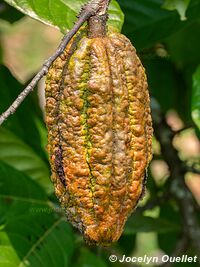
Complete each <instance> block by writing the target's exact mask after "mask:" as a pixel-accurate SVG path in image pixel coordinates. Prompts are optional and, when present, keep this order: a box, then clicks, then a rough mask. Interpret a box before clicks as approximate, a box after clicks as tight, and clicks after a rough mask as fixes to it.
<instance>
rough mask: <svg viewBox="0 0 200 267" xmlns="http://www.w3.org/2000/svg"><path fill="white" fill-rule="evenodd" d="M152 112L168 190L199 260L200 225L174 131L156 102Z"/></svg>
mask: <svg viewBox="0 0 200 267" xmlns="http://www.w3.org/2000/svg"><path fill="white" fill-rule="evenodd" d="M154 104H155V103H154ZM152 113H153V119H154V131H155V136H156V138H157V139H158V141H159V143H160V145H161V151H162V155H163V157H164V159H165V161H166V163H167V164H168V166H169V169H170V172H171V177H172V182H171V188H170V192H171V194H172V195H173V196H174V198H175V199H176V201H177V204H178V206H179V209H180V212H181V214H182V218H183V231H184V234H185V235H186V236H187V237H188V238H189V239H190V240H191V242H192V245H193V247H194V248H195V250H196V253H197V256H198V259H199V260H200V226H199V222H198V219H197V216H196V212H195V200H194V198H193V195H192V193H191V192H190V190H189V189H188V187H187V185H186V184H185V180H184V178H185V174H186V173H187V169H186V168H185V166H184V162H182V161H181V159H180V158H179V156H178V151H177V150H176V149H175V148H174V146H173V136H174V132H173V130H172V129H171V128H170V127H169V125H168V124H167V123H166V120H165V117H164V116H163V114H162V113H161V111H160V109H159V106H158V104H156V105H155V106H154V107H153V108H152Z"/></svg>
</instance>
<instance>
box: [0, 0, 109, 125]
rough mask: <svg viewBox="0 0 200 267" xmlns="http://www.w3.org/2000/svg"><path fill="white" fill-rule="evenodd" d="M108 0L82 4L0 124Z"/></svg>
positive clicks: (106, 4)
mask: <svg viewBox="0 0 200 267" xmlns="http://www.w3.org/2000/svg"><path fill="white" fill-rule="evenodd" d="M109 2H110V0H91V1H90V2H89V3H88V4H86V5H85V6H83V8H82V9H81V12H80V14H79V16H78V19H77V21H76V23H75V24H74V27H73V28H72V29H71V30H70V31H69V32H68V33H67V34H66V35H65V36H64V37H63V39H62V41H61V43H60V45H59V46H58V48H57V50H56V52H55V53H54V54H53V55H52V56H51V57H50V58H49V59H47V60H46V61H45V63H44V64H43V66H42V68H41V70H40V71H39V72H38V73H37V74H36V75H35V77H34V78H33V79H32V81H31V82H30V83H29V84H28V86H27V87H26V88H25V89H24V90H23V91H22V92H21V93H20V94H19V95H18V97H17V99H16V100H15V101H14V102H13V103H12V104H11V106H10V107H9V108H8V109H7V110H6V111H5V112H4V113H2V114H1V116H0V125H1V124H2V123H3V122H4V121H5V120H7V118H8V117H9V116H10V115H11V114H13V113H14V112H15V111H16V109H17V108H18V107H19V106H20V104H21V103H22V102H23V101H24V99H25V98H26V96H27V95H28V94H29V93H30V92H31V91H33V89H34V88H35V86H36V84H37V83H38V82H39V81H40V80H41V79H42V77H43V76H45V75H46V74H47V72H48V70H49V68H50V67H51V65H52V63H53V62H54V61H55V60H56V59H57V58H58V57H59V56H60V55H61V54H62V53H63V51H64V50H65V47H66V45H67V44H68V43H69V41H70V40H71V38H72V37H73V36H74V35H75V34H76V33H77V31H78V30H79V29H80V27H81V26H82V25H83V24H84V23H85V22H86V21H87V20H88V19H89V18H90V17H91V16H94V15H96V14H98V15H103V14H105V13H106V12H107V8H108V5H109Z"/></svg>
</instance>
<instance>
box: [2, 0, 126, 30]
mask: <svg viewBox="0 0 200 267" xmlns="http://www.w3.org/2000/svg"><path fill="white" fill-rule="evenodd" d="M6 2H8V3H9V4H10V5H12V6H14V7H15V8H17V9H19V10H20V11H21V12H23V13H24V14H27V15H29V16H30V17H32V18H34V19H37V20H40V21H42V22H44V23H46V24H49V25H53V26H56V27H57V28H59V29H60V30H61V31H62V32H66V30H69V29H71V28H72V26H73V23H74V22H75V20H76V15H77V14H78V13H79V11H80V9H81V7H82V6H83V4H85V3H87V2H88V1H87V0H76V1H71V0H54V1H50V0H44V1H40V0H34V1H32V0H6ZM109 15H110V16H109V24H110V25H112V26H114V27H116V28H117V29H118V30H121V28H122V25H123V13H122V12H121V10H120V7H119V5H118V3H117V2H116V1H115V0H112V2H111V4H110V7H109Z"/></svg>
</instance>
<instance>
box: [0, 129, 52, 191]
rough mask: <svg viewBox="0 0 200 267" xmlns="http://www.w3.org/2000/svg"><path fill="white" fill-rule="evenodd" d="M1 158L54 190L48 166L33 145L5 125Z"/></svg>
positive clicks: (1, 133) (0, 138)
mask: <svg viewBox="0 0 200 267" xmlns="http://www.w3.org/2000/svg"><path fill="white" fill-rule="evenodd" d="M0 160H2V161H3V162H5V163H7V164H9V165H10V166H13V167H14V168H16V169H17V170H20V171H22V172H24V173H26V174H27V175H28V176H30V177H31V178H32V179H33V180H35V181H37V182H38V183H39V184H40V185H42V186H43V188H45V189H46V190H47V191H48V192H52V184H51V182H50V178H49V177H50V173H49V169H48V166H47V165H46V164H45V163H44V161H43V160H42V159H41V158H40V157H39V156H38V155H37V154H36V153H35V152H34V151H33V149H32V148H31V147H29V146H28V145H26V144H25V143H24V142H23V141H22V140H20V139H19V138H18V137H17V136H16V135H15V134H14V133H12V132H10V131H9V130H7V129H4V128H3V127H2V128H0Z"/></svg>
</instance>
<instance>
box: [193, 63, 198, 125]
mask: <svg viewBox="0 0 200 267" xmlns="http://www.w3.org/2000/svg"><path fill="white" fill-rule="evenodd" d="M192 118H193V121H194V122H195V124H196V125H197V127H198V129H200V66H199V67H198V68H197V70H196V72H195V73H194V75H193V90H192Z"/></svg>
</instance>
